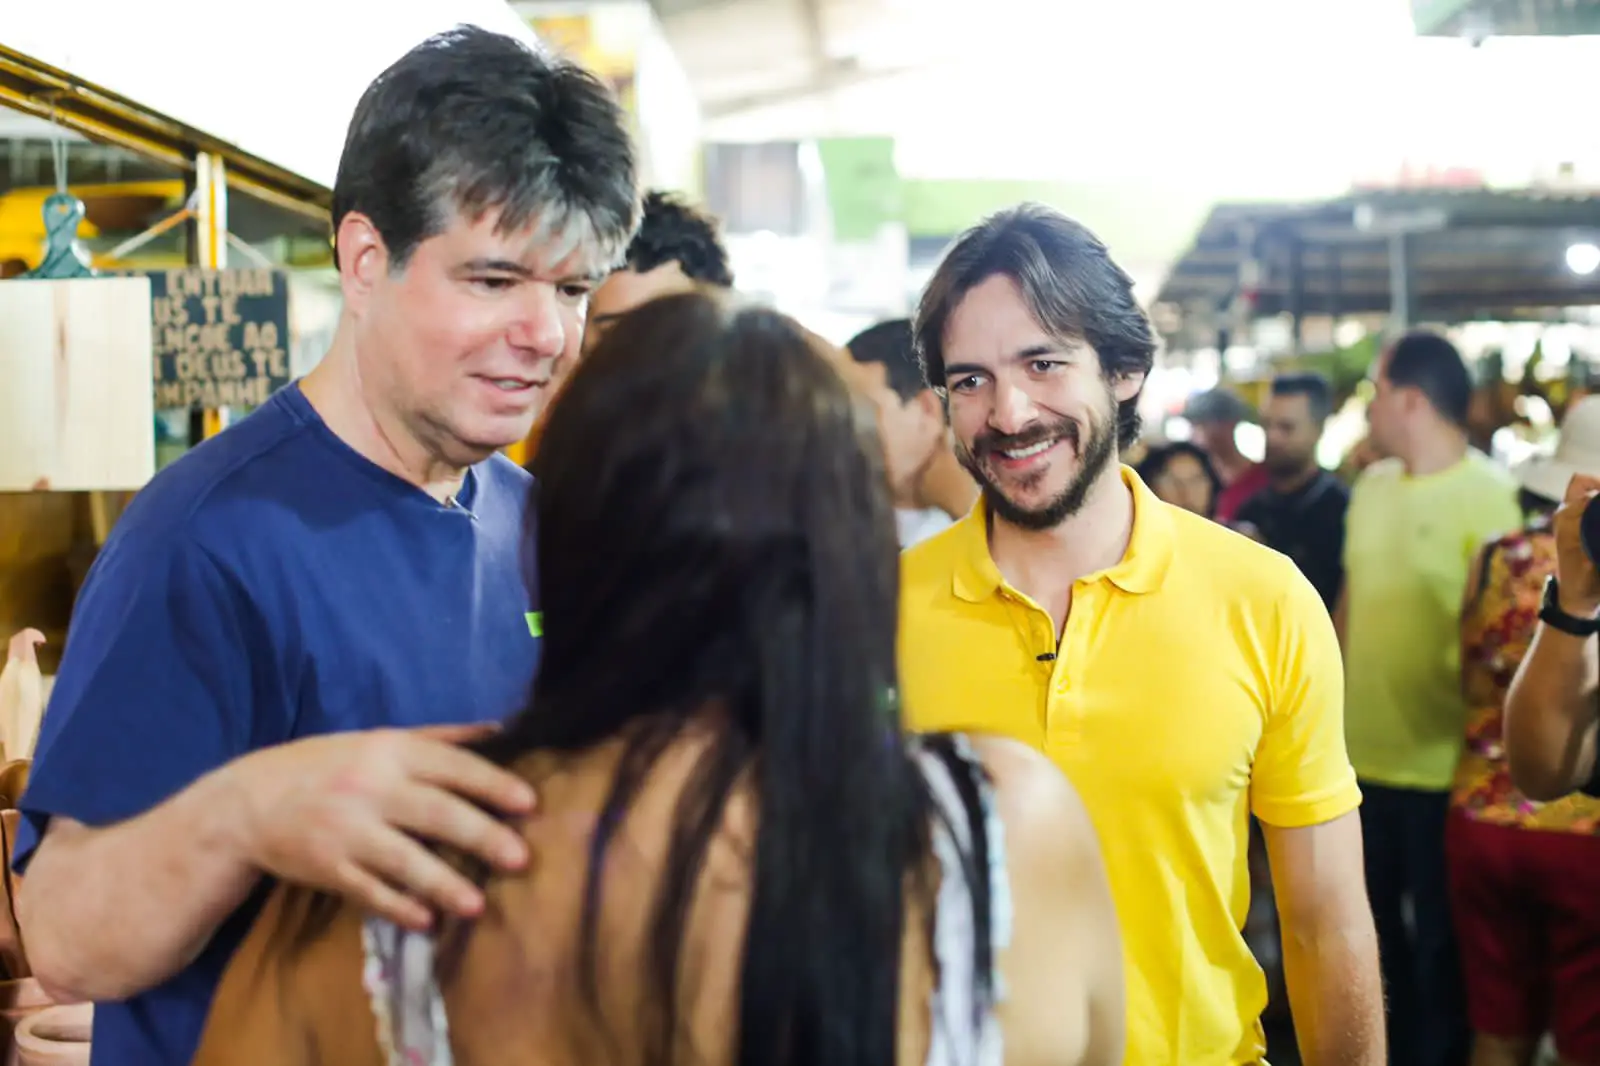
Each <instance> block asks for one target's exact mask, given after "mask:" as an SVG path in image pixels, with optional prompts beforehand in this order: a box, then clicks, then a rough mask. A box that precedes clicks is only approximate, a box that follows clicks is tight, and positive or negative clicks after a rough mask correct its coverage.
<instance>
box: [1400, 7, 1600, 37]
mask: <svg viewBox="0 0 1600 1066" xmlns="http://www.w3.org/2000/svg"><path fill="white" fill-rule="evenodd" d="M1411 21H1412V24H1413V25H1414V26H1415V27H1416V30H1417V33H1419V34H1421V35H1422V36H1424V37H1471V38H1474V39H1478V40H1481V39H1483V38H1484V37H1488V36H1491V35H1498V36H1518V37H1522V36H1534V37H1544V36H1555V37H1567V36H1579V35H1587V34H1595V33H1600V0H1411Z"/></svg>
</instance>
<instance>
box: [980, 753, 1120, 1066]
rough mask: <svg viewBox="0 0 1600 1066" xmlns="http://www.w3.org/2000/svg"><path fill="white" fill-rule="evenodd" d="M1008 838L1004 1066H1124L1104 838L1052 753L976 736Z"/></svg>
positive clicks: (1114, 932)
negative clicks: (1009, 922) (1009, 908)
mask: <svg viewBox="0 0 1600 1066" xmlns="http://www.w3.org/2000/svg"><path fill="white" fill-rule="evenodd" d="M971 741H972V747H973V750H974V752H975V753H976V754H977V756H978V758H979V760H980V761H981V762H982V763H983V766H984V768H985V769H986V770H987V771H988V773H989V777H990V779H991V781H993V783H994V796H995V807H996V810H997V813H998V814H999V816H1000V822H1001V825H1002V826H1003V828H1004V832H1005V853H1006V870H1007V873H1008V875H1009V877H1010V889H1011V893H1010V894H1011V901H1012V921H1013V930H1012V935H1011V943H1010V945H1009V946H1008V947H1006V948H1005V949H1003V950H1002V951H1001V952H1000V953H999V955H998V956H997V957H998V959H999V962H1000V970H1001V973H1002V975H1003V976H1004V978H1005V983H1006V993H1007V994H1006V998H1005V999H1004V1000H1003V1001H1002V1002H1001V1004H1000V1006H999V1016H1000V1023H1001V1026H1002V1028H1003V1030H1004V1034H1005V1048H1006V1054H1005V1061H1006V1066H1120V1064H1121V1062H1122V1055H1123V1033H1124V1028H1125V1020H1124V1017H1123V985H1122V980H1123V978H1122V942H1121V937H1120V935H1119V933H1118V930H1117V920H1116V910H1115V908H1114V907H1113V905H1112V902H1111V893H1110V889H1109V887H1108V885H1107V882H1106V872H1105V864H1104V861H1103V860H1102V859H1101V856H1100V841H1099V836H1098V835H1097V834H1096V832H1095V828H1094V823H1093V822H1092V821H1091V820H1090V818H1089V814H1088V811H1087V810H1085V808H1084V805H1083V801H1082V800H1081V799H1079V798H1078V793H1077V790H1076V789H1074V788H1073V787H1072V783H1071V782H1070V781H1068V780H1067V777H1066V775H1064V774H1063V773H1062V772H1061V771H1060V770H1058V769H1057V768H1056V766H1055V764H1053V763H1052V762H1050V760H1049V759H1048V758H1046V757H1045V756H1044V755H1042V754H1040V753H1039V752H1037V751H1035V750H1034V749H1032V748H1030V747H1028V746H1027V745H1025V744H1021V743H1018V742H1016V741H1013V740H1005V739H1001V738H998V737H978V736H975V737H972V738H971Z"/></svg>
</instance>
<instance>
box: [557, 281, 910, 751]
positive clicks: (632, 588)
mask: <svg viewBox="0 0 1600 1066" xmlns="http://www.w3.org/2000/svg"><path fill="white" fill-rule="evenodd" d="M872 427H873V423H872V422H871V421H870V419H869V418H867V417H864V416H863V415H862V413H861V409H860V408H859V407H858V406H857V405H856V404H855V403H854V402H853V401H852V399H851V396H850V394H849V392H848V390H847V389H846V387H845V385H844V383H843V381H842V379H841V378H840V376H839V374H838V373H837V372H836V371H835V370H834V368H833V366H832V365H831V364H830V363H829V362H828V360H827V359H826V358H825V357H824V356H823V355H822V353H821V352H820V351H818V350H817V348H815V347H814V346H813V343H812V342H811V341H810V339H809V338H808V337H807V336H806V335H805V334H804V333H803V332H802V331H801V330H800V328H799V327H798V326H797V325H796V324H795V323H793V322H792V321H791V320H789V319H788V318H785V317H784V316H782V315H779V314H777V313H775V312H772V311H768V310H764V309H760V308H743V309H741V308H738V307H737V306H736V305H734V304H733V303H731V302H730V301H728V300H725V299H720V298H716V297H711V296H706V295H701V294H686V295H680V296H674V297H669V298H666V299H663V300H658V301H655V302H653V303H651V304H648V305H646V306H645V307H643V308H641V309H639V310H638V311H637V312H636V313H634V314H632V315H629V316H626V317H625V318H623V319H622V320H621V321H619V322H618V323H617V324H616V325H615V326H614V327H613V329H612V330H610V331H609V332H608V333H607V335H606V337H605V339H604V340H603V341H601V342H600V344H599V345H598V346H597V347H596V349H595V350H594V351H593V352H592V353H591V354H590V355H589V356H588V357H587V358H586V359H585V360H584V362H583V364H582V365H581V366H580V367H579V368H578V369H577V371H576V372H575V373H574V375H573V377H572V380H571V381H570V383H569V384H568V386H567V388H566V389H565V390H564V391H563V394H562V396H561V398H560V400H559V402H558V403H557V404H556V406H555V409H554V410H553V411H552V412H551V415H550V418H549V421H548V423H547V425H546V426H545V431H544V436H543V438H542V440H541V444H540V448H539V452H538V456H537V458H536V459H535V460H534V463H533V467H532V469H533V472H534V474H535V477H536V478H537V479H538V486H539V487H538V490H537V491H538V506H537V514H538V529H537V538H538V547H537V556H538V562H539V567H538V573H539V577H540V588H539V600H540V606H541V608H542V609H543V615H544V619H543V620H544V635H545V641H544V647H543V649H542V652H541V664H540V676H539V683H538V691H539V694H540V696H541V697H545V698H549V699H563V700H564V699H565V697H566V695H567V694H568V693H569V692H572V693H575V692H577V691H583V692H585V693H587V694H592V695H601V694H604V695H607V696H625V697H626V698H625V699H621V700H609V699H608V700H606V701H605V702H606V704H607V705H606V706H603V707H601V706H591V707H589V708H587V709H586V710H585V712H584V718H585V720H586V721H588V722H590V723H593V722H594V721H595V720H596V717H597V716H598V717H601V718H607V719H610V720H611V724H612V725H616V724H620V722H621V720H622V719H624V718H626V717H629V716H632V715H638V714H641V713H652V712H657V711H662V710H666V709H668V708H672V707H678V708H684V707H689V708H691V709H692V707H693V705H694V704H696V703H697V702H698V701H701V700H703V699H705V698H706V697H708V696H713V695H715V696H718V697H724V698H728V697H734V696H735V695H754V694H755V693H754V692H753V691H752V689H751V686H752V685H753V684H755V683H756V682H757V681H758V675H759V673H760V671H761V669H762V668H763V667H764V666H765V665H768V664H762V663H760V662H758V661H756V660H755V659H754V658H753V656H752V653H753V652H754V651H755V650H756V649H757V646H758V645H764V644H768V643H770V641H769V640H768V639H766V636H765V634H770V633H773V632H781V633H783V634H784V637H785V640H786V641H788V642H797V641H800V640H801V639H803V638H804V637H805V636H806V634H803V633H801V632H799V627H800V626H802V625H803V624H804V622H805V621H806V620H808V619H810V618H814V617H815V616H816V615H817V614H819V613H828V614H830V615H832V616H833V617H832V618H831V620H830V621H831V623H832V624H834V625H837V626H840V627H842V628H840V629H836V630H832V631H830V632H829V633H828V637H829V638H830V639H828V641H827V642H826V647H825V648H804V647H801V646H800V645H799V644H797V643H796V644H793V647H792V652H793V654H794V655H795V656H801V655H804V656H806V657H807V658H811V657H813V656H816V655H818V654H825V656H826V657H827V658H829V659H830V660H832V659H849V660H851V663H850V665H851V669H850V671H849V673H850V675H851V678H852V683H856V684H871V685H872V686H874V688H875V690H876V691H879V692H882V691H883V690H885V689H886V688H888V687H889V686H891V685H892V684H893V681H894V678H893V670H894V625H895V610H896V603H895V597H896V581H897V576H896V562H897V560H896V554H895V551H896V549H895V540H894V519H893V514H892V510H891V504H890V502H889V500H888V499H887V498H886V496H885V493H884V491H883V487H882V484H883V473H882V469H881V459H880V451H879V448H878V446H877V444H876V442H875V439H874V436H873V428H872ZM596 689H598V690H599V691H598V692H597V691H596ZM832 695H835V696H840V697H845V698H849V699H851V710H854V709H855V702H854V699H853V697H856V696H857V695H858V694H856V693H843V692H838V693H833V694H832ZM743 724H745V725H746V726H747V727H755V726H759V725H760V723H759V722H755V721H747V722H745V723H743ZM815 724H816V725H817V726H818V728H822V727H823V726H824V723H822V722H817V723H815ZM866 724H867V723H865V722H860V723H857V722H855V721H854V720H853V719H852V720H851V722H849V723H838V722H836V723H833V726H834V727H835V728H850V727H852V726H854V725H862V726H865V725H866ZM874 724H875V725H876V726H877V727H879V728H882V727H886V726H887V725H888V724H889V721H888V720H887V719H882V718H880V719H878V720H877V721H876V722H875V723H874ZM610 731H612V730H611V728H609V727H608V728H606V729H605V732H610Z"/></svg>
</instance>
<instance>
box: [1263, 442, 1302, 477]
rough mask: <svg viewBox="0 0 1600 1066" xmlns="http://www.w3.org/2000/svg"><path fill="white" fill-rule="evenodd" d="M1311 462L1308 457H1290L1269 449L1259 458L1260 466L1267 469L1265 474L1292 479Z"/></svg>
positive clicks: (1285, 453) (1284, 453)
mask: <svg viewBox="0 0 1600 1066" xmlns="http://www.w3.org/2000/svg"><path fill="white" fill-rule="evenodd" d="M1311 462H1312V459H1311V457H1310V456H1303V455H1290V454H1288V453H1287V452H1280V451H1274V450H1273V449H1271V448H1268V449H1267V450H1266V453H1265V454H1263V455H1262V457H1261V465H1262V466H1264V467H1266V468H1267V473H1269V474H1275V475H1277V476H1278V477H1293V476H1294V475H1295V474H1299V473H1301V472H1303V471H1304V470H1305V469H1306V468H1307V467H1309V466H1310V465H1311Z"/></svg>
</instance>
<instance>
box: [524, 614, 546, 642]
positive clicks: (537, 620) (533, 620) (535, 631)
mask: <svg viewBox="0 0 1600 1066" xmlns="http://www.w3.org/2000/svg"><path fill="white" fill-rule="evenodd" d="M523 617H524V618H526V619H527V620H528V635H529V636H531V637H533V639H534V640H538V639H539V638H540V637H542V636H544V612H543V611H529V612H528V613H527V614H525V615H523Z"/></svg>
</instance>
